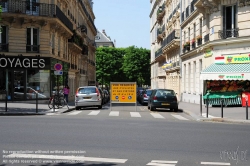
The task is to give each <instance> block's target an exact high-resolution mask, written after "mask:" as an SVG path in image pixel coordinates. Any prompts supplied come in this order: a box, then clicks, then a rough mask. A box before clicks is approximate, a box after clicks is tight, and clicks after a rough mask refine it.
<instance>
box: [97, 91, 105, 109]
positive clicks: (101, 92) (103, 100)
mask: <svg viewBox="0 0 250 166" xmlns="http://www.w3.org/2000/svg"><path fill="white" fill-rule="evenodd" d="M98 90H99V92H100V94H101V96H102V105H103V104H105V94H104V92H103V90H102V89H101V88H98Z"/></svg>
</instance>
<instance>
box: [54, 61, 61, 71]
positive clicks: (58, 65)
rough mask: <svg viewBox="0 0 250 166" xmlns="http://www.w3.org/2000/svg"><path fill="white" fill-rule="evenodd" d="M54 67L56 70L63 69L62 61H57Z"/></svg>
mask: <svg viewBox="0 0 250 166" xmlns="http://www.w3.org/2000/svg"><path fill="white" fill-rule="evenodd" d="M54 69H55V70H62V65H61V64H60V63H56V64H55V65H54Z"/></svg>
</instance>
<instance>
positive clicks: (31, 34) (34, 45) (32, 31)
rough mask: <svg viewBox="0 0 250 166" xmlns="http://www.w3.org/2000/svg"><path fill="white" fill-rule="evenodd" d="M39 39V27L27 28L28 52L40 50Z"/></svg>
mask: <svg viewBox="0 0 250 166" xmlns="http://www.w3.org/2000/svg"><path fill="white" fill-rule="evenodd" d="M38 39H39V36H38V29H36V28H27V45H26V51H27V52H39V45H38Z"/></svg>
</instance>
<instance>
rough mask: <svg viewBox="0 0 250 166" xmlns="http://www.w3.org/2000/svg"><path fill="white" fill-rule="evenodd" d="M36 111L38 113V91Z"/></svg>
mask: <svg viewBox="0 0 250 166" xmlns="http://www.w3.org/2000/svg"><path fill="white" fill-rule="evenodd" d="M36 113H38V93H37V92H36Z"/></svg>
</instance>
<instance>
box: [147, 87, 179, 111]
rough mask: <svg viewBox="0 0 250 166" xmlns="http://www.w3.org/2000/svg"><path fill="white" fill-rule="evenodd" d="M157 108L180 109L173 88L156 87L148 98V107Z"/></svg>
mask: <svg viewBox="0 0 250 166" xmlns="http://www.w3.org/2000/svg"><path fill="white" fill-rule="evenodd" d="M156 108H169V109H170V110H173V111H175V112H177V111H178V101H177V96H176V93H175V92H174V90H172V89H154V90H152V93H151V95H150V97H149V99H148V109H150V110H151V111H154V110H155V109H156Z"/></svg>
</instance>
